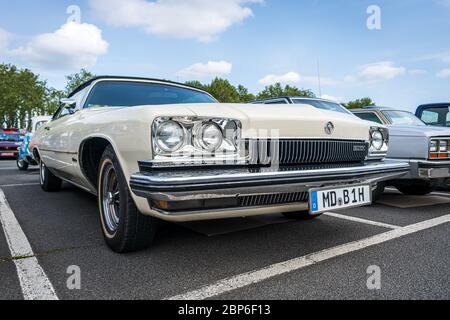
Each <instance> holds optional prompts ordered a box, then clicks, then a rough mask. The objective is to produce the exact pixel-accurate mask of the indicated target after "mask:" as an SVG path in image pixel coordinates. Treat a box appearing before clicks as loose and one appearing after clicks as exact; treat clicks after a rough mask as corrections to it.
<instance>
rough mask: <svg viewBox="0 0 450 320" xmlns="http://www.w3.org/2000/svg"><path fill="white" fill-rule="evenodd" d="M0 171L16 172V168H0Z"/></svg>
mask: <svg viewBox="0 0 450 320" xmlns="http://www.w3.org/2000/svg"><path fill="white" fill-rule="evenodd" d="M0 170H17V167H15V168H13V167H11V168H0Z"/></svg>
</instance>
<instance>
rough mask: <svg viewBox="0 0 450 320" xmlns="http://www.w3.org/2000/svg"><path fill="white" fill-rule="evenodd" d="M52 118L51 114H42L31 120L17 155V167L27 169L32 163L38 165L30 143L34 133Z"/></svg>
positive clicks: (22, 169)
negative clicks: (29, 146) (29, 148)
mask: <svg viewBox="0 0 450 320" xmlns="http://www.w3.org/2000/svg"><path fill="white" fill-rule="evenodd" d="M51 119H52V117H51V116H41V117H34V118H32V119H31V120H30V122H29V125H28V127H27V129H26V133H25V134H24V136H23V139H22V145H21V147H20V148H19V152H18V155H17V167H18V168H19V170H21V171H26V170H28V167H29V166H30V165H32V166H36V165H38V162H37V161H36V160H35V159H34V157H33V154H32V153H31V152H30V151H29V150H28V145H29V143H30V140H31V138H32V137H33V135H34V133H35V132H36V131H37V130H38V129H39V128H40V127H42V126H43V125H45V124H46V123H47V122H49V121H50V120H51Z"/></svg>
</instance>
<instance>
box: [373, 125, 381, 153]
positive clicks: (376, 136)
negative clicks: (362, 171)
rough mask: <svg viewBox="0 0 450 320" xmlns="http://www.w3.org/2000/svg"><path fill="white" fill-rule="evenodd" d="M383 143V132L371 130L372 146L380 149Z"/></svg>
mask: <svg viewBox="0 0 450 320" xmlns="http://www.w3.org/2000/svg"><path fill="white" fill-rule="evenodd" d="M383 144H384V137H383V134H382V133H381V132H380V131H379V130H376V131H374V132H372V147H374V148H375V149H376V150H381V148H383Z"/></svg>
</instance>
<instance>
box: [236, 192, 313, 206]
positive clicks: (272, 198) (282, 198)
mask: <svg viewBox="0 0 450 320" xmlns="http://www.w3.org/2000/svg"><path fill="white" fill-rule="evenodd" d="M308 198H309V196H308V193H307V192H296V193H280V194H266V195H256V196H245V197H239V198H238V202H239V207H258V206H270V205H278V204H290V203H296V202H305V201H308Z"/></svg>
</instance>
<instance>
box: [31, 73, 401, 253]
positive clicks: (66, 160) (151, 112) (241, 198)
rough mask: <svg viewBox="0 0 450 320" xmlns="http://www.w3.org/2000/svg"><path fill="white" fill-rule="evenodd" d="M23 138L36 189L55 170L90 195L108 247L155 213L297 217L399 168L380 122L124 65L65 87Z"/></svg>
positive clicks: (152, 227) (342, 202) (121, 245)
mask: <svg viewBox="0 0 450 320" xmlns="http://www.w3.org/2000/svg"><path fill="white" fill-rule="evenodd" d="M30 150H31V151H32V152H33V154H34V156H35V157H36V158H37V159H39V161H40V183H41V186H42V188H43V189H44V190H45V191H56V190H59V189H60V188H61V183H62V180H66V181H68V182H70V183H72V184H74V185H76V186H79V187H80V188H82V189H84V190H86V191H89V192H91V193H93V194H96V195H97V196H98V206H99V213H100V221H101V225H102V230H103V234H104V237H105V240H106V242H107V244H108V245H109V246H110V247H111V248H112V249H113V250H114V251H116V252H127V251H133V250H138V249H142V248H145V247H147V246H149V245H150V244H151V242H152V239H153V236H154V234H155V231H156V225H157V221H158V219H163V220H167V221H176V222H181V221H193V220H209V219H219V218H231V217H243V216H252V215H263V214H270V213H284V214H285V215H287V216H289V217H294V218H299V219H302V218H314V217H317V216H319V215H320V214H321V213H323V212H326V211H328V210H338V209H343V208H348V207H355V206H362V205H368V204H370V203H371V188H372V186H373V185H374V184H376V183H378V182H380V181H384V180H388V179H393V178H395V177H399V176H402V175H403V174H405V173H407V172H408V171H409V165H408V164H406V163H403V162H396V161H384V157H385V155H386V152H387V150H388V132H387V129H386V128H385V127H384V126H382V125H380V126H371V125H370V124H369V123H368V122H365V121H361V120H359V119H357V118H356V117H354V116H353V115H349V114H344V113H342V114H338V113H335V112H330V111H326V110H319V109H316V108H313V107H311V106H307V105H305V106H304V108H298V107H297V106H290V105H286V106H279V105H277V106H269V105H248V104H242V105H241V104H220V103H218V102H217V101H216V100H215V99H214V98H213V97H212V96H211V95H209V94H208V93H206V92H204V91H202V90H199V89H196V88H192V87H188V86H186V85H182V84H177V83H172V82H167V81H159V80H151V79H139V78H124V77H99V78H95V79H92V80H91V81H89V82H87V83H85V84H84V85H82V86H81V87H79V88H78V89H77V90H75V91H74V92H73V93H72V94H71V95H70V96H69V98H68V99H65V100H63V101H62V103H61V107H60V109H59V110H58V112H57V113H56V114H55V116H54V118H53V120H52V121H51V122H49V123H48V124H47V125H46V126H45V127H43V128H42V129H40V130H39V131H38V132H37V134H36V135H35V136H34V138H33V140H32V141H31V144H30ZM308 209H309V211H308V212H304V211H305V210H308Z"/></svg>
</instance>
